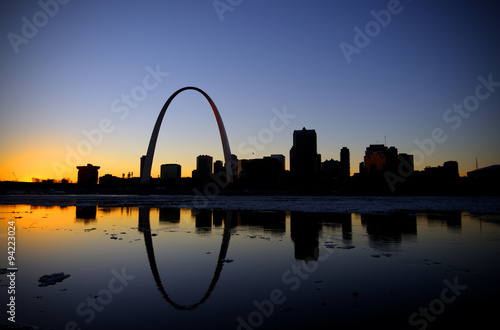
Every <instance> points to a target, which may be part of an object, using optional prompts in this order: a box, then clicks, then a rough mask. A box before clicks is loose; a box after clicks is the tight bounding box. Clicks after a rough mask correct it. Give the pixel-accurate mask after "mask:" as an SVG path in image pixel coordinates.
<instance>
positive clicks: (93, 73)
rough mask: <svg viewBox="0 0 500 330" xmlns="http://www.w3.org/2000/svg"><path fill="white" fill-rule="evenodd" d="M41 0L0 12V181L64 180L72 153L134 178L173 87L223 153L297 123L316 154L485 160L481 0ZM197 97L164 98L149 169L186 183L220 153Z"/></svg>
mask: <svg viewBox="0 0 500 330" xmlns="http://www.w3.org/2000/svg"><path fill="white" fill-rule="evenodd" d="M47 1H48V2H47V3H50V5H47V4H45V2H43V4H42V5H40V4H38V3H31V4H23V5H20V4H3V5H1V7H0V8H1V9H2V12H3V13H4V16H5V19H4V22H5V23H4V24H3V25H2V27H1V29H0V33H1V34H2V35H4V38H3V39H2V40H3V43H4V44H3V47H2V59H3V60H2V61H1V62H0V68H1V69H2V72H4V74H3V75H2V77H1V78H0V82H1V84H2V86H3V88H2V91H1V94H0V96H1V97H0V100H1V101H0V102H1V103H0V109H1V116H2V117H1V118H2V120H1V122H0V123H1V124H0V125H1V130H0V138H1V139H2V141H5V143H2V144H1V145H0V154H1V155H2V162H1V163H0V181H16V180H17V181H22V182H29V181H31V179H32V178H39V179H41V180H44V179H55V180H62V179H64V178H68V179H70V180H71V181H73V182H76V181H77V173H76V171H75V170H74V168H75V167H76V166H82V165H83V166H84V165H85V164H88V163H91V164H97V165H99V166H101V168H102V169H106V172H107V173H110V174H112V175H116V176H121V175H122V173H129V172H133V173H135V174H136V175H138V174H139V172H140V168H139V164H138V162H137V160H136V157H137V155H143V154H145V150H144V148H145V147H144V146H145V145H147V141H148V139H149V138H150V136H149V134H150V132H151V129H152V127H153V125H154V122H155V120H156V118H157V115H158V111H159V109H160V108H161V106H162V104H163V103H164V102H165V99H166V98H167V96H168V95H170V94H171V93H173V92H174V91H175V90H178V89H179V88H182V87H183V86H198V87H199V88H202V89H203V90H204V91H205V92H206V93H207V94H208V95H210V96H211V97H212V98H213V101H214V102H215V103H216V104H217V106H218V108H219V111H220V114H221V116H222V117H224V121H225V126H226V130H227V135H228V137H229V138H230V140H231V147H232V148H231V152H232V153H233V154H235V155H236V156H237V157H238V158H239V159H250V158H262V157H264V156H268V155H272V154H283V155H285V156H289V148H290V146H291V136H292V134H293V131H294V130H298V129H300V128H302V127H307V128H310V129H315V130H316V132H317V134H318V145H317V148H318V150H317V152H318V154H321V155H322V158H323V159H332V158H333V159H337V158H338V155H337V154H338V150H339V149H340V148H342V147H344V146H346V147H348V148H349V149H350V151H351V159H353V160H358V159H361V158H363V157H364V150H365V148H366V146H368V145H370V144H386V145H387V146H396V147H397V148H398V150H399V151H400V152H402V153H407V154H413V155H414V156H415V158H417V156H419V157H418V158H419V159H421V161H420V162H419V164H418V165H417V164H415V169H416V170H423V169H424V168H425V167H426V166H439V165H441V164H444V162H446V161H449V160H454V161H457V162H458V163H459V171H460V175H461V176H465V175H466V173H467V172H469V171H471V170H474V169H475V168H476V160H477V162H478V163H479V168H482V167H486V166H489V165H494V164H499V163H500V154H499V153H498V150H500V149H499V145H498V141H500V135H499V134H500V133H499V131H498V129H497V126H498V125H497V124H498V122H499V120H500V117H499V116H500V114H499V112H498V111H497V109H498V104H500V96H499V95H500V93H499V92H498V88H499V85H500V71H499V68H498V65H497V58H499V57H500V47H499V46H498V45H500V42H499V38H500V37H499V34H498V33H497V32H496V31H498V30H499V24H498V20H497V19H496V18H497V17H498V15H499V13H500V11H499V6H498V5H497V4H496V3H495V2H494V1H483V2H481V3H478V4H471V3H469V2H467V1H458V2H456V1H455V2H443V3H425V2H424V3H422V2H412V1H392V0H391V1H381V2H377V3H363V2H356V3H348V4H346V3H331V2H328V1H321V2H320V3H318V4H316V5H315V6H307V5H299V4H298V3H289V2H285V1H278V2H273V3H272V4H267V5H266V6H264V5H263V4H260V3H246V2H245V3H241V4H239V5H238V6H234V5H233V6H230V7H231V9H232V10H229V9H227V8H226V9H227V10H226V11H222V12H221V9H220V8H216V7H214V5H213V3H210V2H208V3H207V2H203V1H199V2H196V3H195V4H193V5H187V4H184V3H163V2H157V1H153V2H152V3H151V5H150V6H145V5H143V4H140V3H127V4H121V5H120V15H118V16H117V15H116V14H115V10H116V8H115V6H113V5H112V4H98V3H86V4H75V3H67V4H62V3H59V2H57V1H56V2H53V1H49V0H47ZM54 1H55V0H54ZM450 8H453V10H452V11H450ZM160 13H161V14H160ZM422 17H425V20H423V19H422ZM256 21H260V22H262V24H258V25H256V24H255V22H256ZM424 21H425V22H426V23H425V24H424ZM90 22H93V23H92V24H91V23H90ZM125 22H136V23H137V24H126V23H125ZM195 22H196V23H195ZM464 22H465V23H464ZM173 31H177V32H176V33H174V32H173ZM160 40H161V41H160ZM206 106H207V105H206V100H204V98H203V97H202V96H200V95H196V94H195V93H183V94H182V95H179V96H178V97H177V98H176V99H175V100H174V101H173V102H172V105H171V109H170V110H169V114H168V115H167V116H166V120H165V122H164V123H163V125H164V126H163V127H162V130H161V132H160V134H159V136H158V146H157V155H156V157H155V164H154V165H153V167H152V171H153V172H152V177H157V176H158V175H159V174H160V166H159V165H160V164H180V165H182V171H183V173H182V176H183V177H186V176H189V174H190V173H191V172H192V170H194V169H195V166H196V164H195V157H196V156H198V155H202V154H209V155H212V157H214V159H221V160H222V159H223V158H224V157H223V153H222V150H221V148H220V145H219V142H218V141H219V139H220V137H219V134H218V132H217V130H216V129H214V125H213V123H214V119H213V116H212V115H211V114H210V113H209V112H208V111H206V110H204V109H205V108H206ZM416 160H417V159H416ZM416 163H417V162H416ZM156 164H159V165H158V166H157V165H156ZM351 165H353V166H351V175H352V174H354V173H356V172H357V171H358V168H357V167H358V166H357V165H356V164H351ZM286 166H287V169H289V168H288V163H287V165H286Z"/></svg>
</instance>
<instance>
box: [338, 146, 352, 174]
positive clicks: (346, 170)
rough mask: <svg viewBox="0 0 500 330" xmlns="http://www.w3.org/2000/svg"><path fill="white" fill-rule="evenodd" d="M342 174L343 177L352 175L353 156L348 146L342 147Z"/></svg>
mask: <svg viewBox="0 0 500 330" xmlns="http://www.w3.org/2000/svg"><path fill="white" fill-rule="evenodd" d="M340 175H341V177H342V178H348V177H350V176H351V156H350V153H349V148H347V147H343V148H342V149H340Z"/></svg>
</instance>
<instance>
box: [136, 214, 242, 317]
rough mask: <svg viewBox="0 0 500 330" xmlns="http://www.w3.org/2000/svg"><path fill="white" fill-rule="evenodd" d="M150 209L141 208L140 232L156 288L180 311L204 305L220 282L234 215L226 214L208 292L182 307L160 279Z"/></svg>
mask: <svg viewBox="0 0 500 330" xmlns="http://www.w3.org/2000/svg"><path fill="white" fill-rule="evenodd" d="M149 210H150V209H149V208H139V230H140V231H142V232H143V233H144V243H145V245H146V253H147V255H148V260H149V266H150V268H151V272H152V274H153V278H154V280H155V283H156V286H157V287H158V291H160V293H161V294H162V296H163V298H164V299H165V300H166V301H167V302H168V303H169V304H170V305H171V306H173V307H174V308H176V309H180V310H187V311H190V310H193V309H195V308H197V307H198V306H200V305H202V304H203V303H204V302H205V301H207V299H208V298H209V297H210V295H211V294H212V291H213V290H214V289H215V286H216V285H217V282H218V281H219V278H220V275H221V273H222V268H223V267H224V263H225V259H226V255H227V250H228V248H229V241H230V240H231V232H232V223H233V222H232V215H231V212H230V211H227V212H226V218H225V220H224V224H225V225H224V233H223V235H222V242H221V247H220V251H219V257H218V259H217V266H216V267H215V271H214V275H213V277H212V281H211V282H210V285H209V286H208V289H207V291H206V292H205V294H204V295H203V297H201V299H200V300H199V301H198V302H196V303H194V304H191V305H181V304H178V303H176V302H175V301H174V300H173V299H172V298H170V296H169V295H168V293H167V291H166V290H165V288H164V286H163V283H162V281H161V278H160V272H159V271H158V266H157V264H156V258H155V252H154V248H153V239H152V237H151V229H150V228H151V227H150V222H149Z"/></svg>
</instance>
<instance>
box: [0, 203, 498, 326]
mask: <svg viewBox="0 0 500 330" xmlns="http://www.w3.org/2000/svg"><path fill="white" fill-rule="evenodd" d="M498 202H499V200H498V199H495V198H490V199H482V198H477V199H467V198H438V199H436V198H434V199H425V198H420V199H419V198H416V197H415V198H399V199H398V198H369V197H363V198H361V197H356V198H347V197H346V198H340V197H335V198H334V197H252V198H250V197H249V198H244V197H221V198H220V199H212V200H210V201H209V202H207V203H204V205H203V206H204V207H203V208H202V209H196V208H195V206H200V205H195V204H196V203H195V202H193V200H192V197H188V196H185V197H146V196H142V197H141V196H104V197H101V196H86V197H78V196H41V197H33V196H26V197H23V196H14V197H5V198H4V199H3V200H0V204H2V205H0V242H1V244H0V245H1V253H0V257H1V262H0V268H4V269H3V270H2V272H3V273H4V274H2V275H0V280H1V282H0V292H1V293H0V297H1V306H3V307H1V308H0V309H1V310H0V312H1V314H0V315H1V319H0V324H2V325H6V324H10V323H11V322H9V319H8V318H9V317H12V313H10V314H9V313H8V312H9V311H12V310H14V312H15V314H14V315H15V319H14V320H15V321H16V323H19V324H25V325H33V326H37V327H39V328H42V329H78V328H80V329H198V328H203V329H205V328H207V329H254V328H258V329H262V328H272V329H274V328H279V329H294V328H296V329H316V328H325V329H405V328H408V329H426V328H427V329H442V328H449V327H451V326H458V325H461V326H464V325H472V326H475V327H477V328H484V327H485V326H484V325H485V324H486V323H488V322H490V321H491V320H495V319H496V313H498V307H499V306H500V303H499V298H500V278H499V276H500V212H499V211H498V207H499V203H498ZM238 206H239V207H238ZM314 210H317V211H319V212H312V211H314ZM336 211H337V212H336ZM9 227H15V234H14V231H13V230H12V228H10V230H9ZM9 237H15V238H14V239H10V238H9ZM9 241H15V253H12V252H14V251H13V250H12V249H10V250H9V249H8V242H9ZM10 246H12V244H10ZM9 256H10V257H13V258H10V261H12V262H13V264H12V265H9V264H8V262H9ZM10 267H13V268H17V269H18V271H17V272H11V271H9V270H7V269H5V268H10ZM54 273H64V275H61V274H60V278H59V280H60V281H59V282H57V281H56V282H53V283H50V282H49V283H41V282H39V279H40V278H41V277H42V276H43V275H45V274H47V275H51V274H54ZM11 274H15V277H14V276H11ZM8 275H9V276H8ZM65 275H70V276H69V277H67V276H65ZM12 297H14V299H12ZM12 300H14V301H15V307H14V309H13V308H12V303H10V302H11V301H12ZM8 303H10V304H11V306H7V304H8Z"/></svg>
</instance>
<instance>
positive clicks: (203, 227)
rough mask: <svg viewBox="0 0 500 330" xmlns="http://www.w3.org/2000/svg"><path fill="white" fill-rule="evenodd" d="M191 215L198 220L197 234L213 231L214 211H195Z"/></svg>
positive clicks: (196, 221)
mask: <svg viewBox="0 0 500 330" xmlns="http://www.w3.org/2000/svg"><path fill="white" fill-rule="evenodd" d="M191 215H192V216H194V217H195V219H196V220H195V225H196V233H198V234H206V233H209V232H211V231H212V210H205V209H203V210H196V209H193V210H192V211H191Z"/></svg>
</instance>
